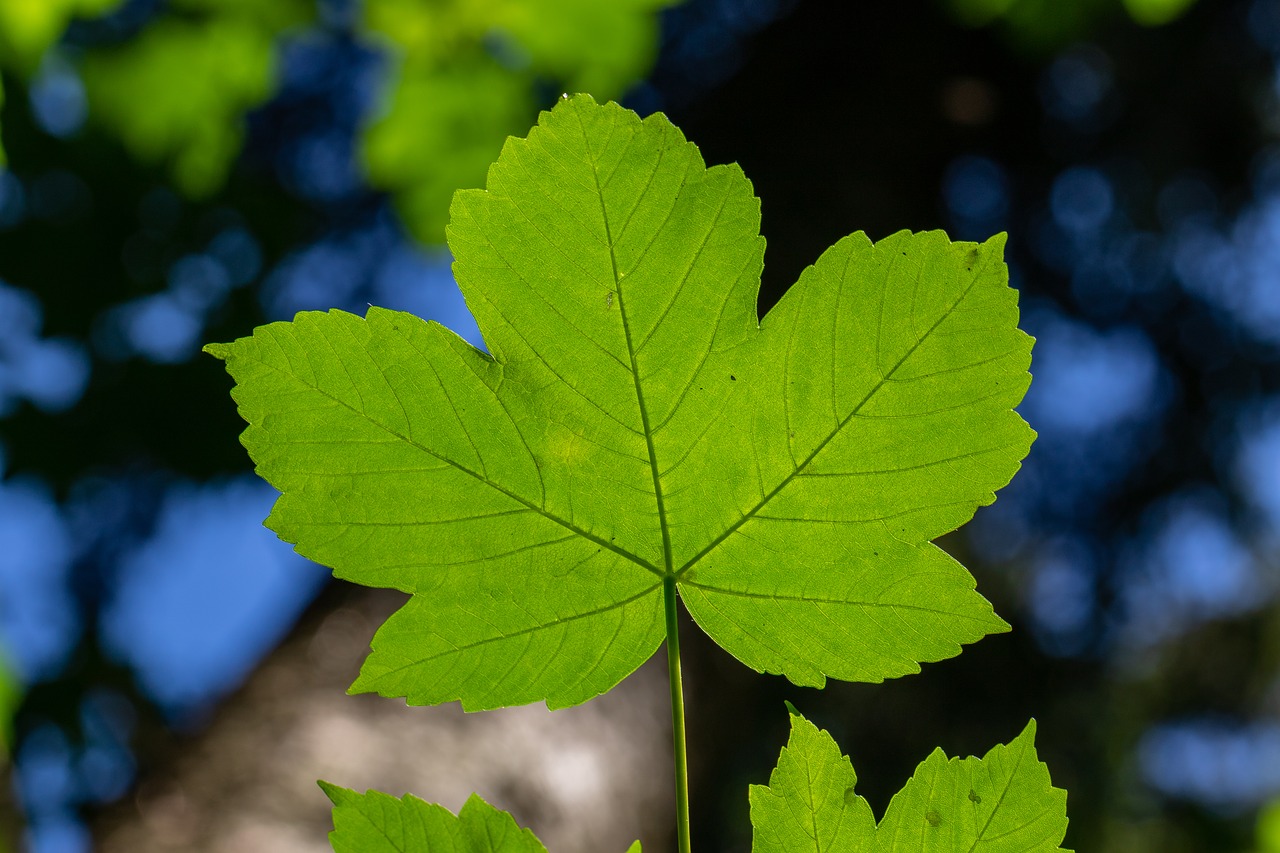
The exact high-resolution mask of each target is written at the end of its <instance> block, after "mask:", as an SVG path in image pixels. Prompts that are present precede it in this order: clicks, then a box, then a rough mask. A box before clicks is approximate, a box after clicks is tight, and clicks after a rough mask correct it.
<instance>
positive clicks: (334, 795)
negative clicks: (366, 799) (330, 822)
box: [316, 779, 359, 806]
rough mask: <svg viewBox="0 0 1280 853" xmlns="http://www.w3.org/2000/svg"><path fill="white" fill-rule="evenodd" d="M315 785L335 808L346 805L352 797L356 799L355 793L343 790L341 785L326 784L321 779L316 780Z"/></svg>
mask: <svg viewBox="0 0 1280 853" xmlns="http://www.w3.org/2000/svg"><path fill="white" fill-rule="evenodd" d="M316 784H317V785H319V786H320V790H321V791H324V795H325V796H326V797H328V798H329V802H331V803H333V804H334V805H335V806H342V805H345V804H347V803H348V802H349V801H350V800H351V799H352V798H353V797H358V796H359V794H357V793H356V792H355V791H352V790H349V789H347V788H343V787H342V786H341V785H335V784H333V783H332V782H326V781H324V780H323V779H317V780H316Z"/></svg>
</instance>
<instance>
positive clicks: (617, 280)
mask: <svg viewBox="0 0 1280 853" xmlns="http://www.w3.org/2000/svg"><path fill="white" fill-rule="evenodd" d="M578 128H579V129H580V130H581V131H582V144H583V147H584V149H585V151H586V153H587V157H588V159H589V160H590V162H591V177H592V179H593V180H594V181H595V184H596V200H597V201H598V202H599V203H600V218H601V220H602V221H603V223H604V239H605V245H606V246H608V248H609V264H610V267H611V270H612V272H613V289H614V292H615V293H617V294H618V313H619V315H620V316H621V318H622V334H623V337H624V338H625V340H626V343H627V357H628V358H629V359H630V361H631V385H632V387H633V388H634V389H635V394H636V403H637V405H638V407H639V409H640V430H641V432H643V433H644V443H645V447H646V449H647V450H648V453H649V474H650V476H651V477H652V478H653V495H654V500H655V502H656V503H657V508H658V527H659V529H660V530H661V531H662V563H663V571H662V576H663V578H667V577H673V576H674V573H673V572H672V567H673V564H674V560H673V558H672V554H671V530H670V528H669V527H668V526H667V507H666V502H665V500H664V498H663V494H662V476H661V474H660V473H659V471H658V454H657V450H656V449H655V448H654V446H653V429H652V428H651V427H650V425H649V407H648V405H647V404H646V403H645V399H644V387H643V385H642V383H641V382H640V367H639V365H638V364H637V363H636V347H635V344H634V343H633V341H632V338H631V323H630V322H629V321H628V320H627V300H626V297H625V296H624V295H623V292H622V277H621V276H620V275H618V255H617V252H616V251H615V246H614V243H613V232H612V230H611V228H610V225H609V209H608V207H607V206H606V205H605V203H604V187H602V186H601V185H600V168H599V164H598V162H597V161H596V159H595V158H594V157H592V155H591V141H590V139H588V137H587V128H586V125H584V124H583V123H582V117H581V116H579V117H578ZM610 138H612V136H610ZM637 203H638V202H637Z"/></svg>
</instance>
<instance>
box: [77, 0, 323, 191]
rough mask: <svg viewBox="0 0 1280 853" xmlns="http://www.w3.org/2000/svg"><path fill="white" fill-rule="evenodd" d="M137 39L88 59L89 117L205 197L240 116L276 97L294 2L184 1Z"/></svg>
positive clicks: (234, 149) (235, 144) (301, 15)
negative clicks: (279, 56) (281, 38)
mask: <svg viewBox="0 0 1280 853" xmlns="http://www.w3.org/2000/svg"><path fill="white" fill-rule="evenodd" d="M174 5H175V7H177V9H179V10H185V11H187V12H188V13H189V14H186V15H176V14H175V15H169V16H166V17H165V18H163V19H161V20H160V21H158V22H157V23H155V24H152V25H151V26H150V27H148V28H147V29H146V30H144V31H143V32H142V33H141V34H140V35H139V36H138V37H137V38H135V39H132V40H130V41H127V42H124V43H122V44H120V45H117V46H114V47H112V48H108V49H102V50H98V51H94V52H92V53H90V54H89V55H88V56H86V57H85V59H84V64H83V65H84V79H85V87H86V91H87V93H88V97H89V104H90V107H91V110H92V114H93V117H94V119H95V120H96V121H97V122H98V123H99V124H101V125H103V126H105V127H106V128H108V129H109V130H110V131H112V132H113V133H114V134H116V135H118V136H119V137H120V139H121V140H122V141H123V142H124V144H125V147H127V148H128V149H129V150H130V151H131V152H132V153H133V155H134V156H135V157H137V158H138V159H140V160H142V161H144V162H149V163H156V164H167V165H168V166H169V169H170V171H171V174H172V176H173V180H174V183H176V184H177V186H178V187H179V188H180V189H181V190H183V191H184V192H185V193H187V194H188V195H191V196H196V197H200V196H206V195H209V194H211V193H213V192H215V191H216V190H218V189H219V188H220V187H221V186H222V184H223V182H224V181H225V180H226V175H227V172H228V170H229V169H230V167H231V163H232V161H233V159H234V158H235V156H236V155H237V154H238V153H239V151H240V145H241V142H242V139H243V136H244V122H243V116H244V114H245V113H246V112H247V111H248V110H250V109H252V108H253V107H256V106H258V105H260V104H262V103H264V102H265V101H266V100H267V99H268V98H270V97H271V95H272V94H273V93H274V91H275V86H276V79H275V78H276V71H275V62H276V58H275V37H276V35H277V33H278V32H279V31H280V30H281V29H283V28H285V27H288V26H292V25H294V24H297V23H301V22H303V21H305V20H306V19H307V16H308V11H307V9H308V7H307V6H306V5H305V4H303V3H301V2H291V3H286V2H276V3H270V4H258V3H247V2H245V0H182V2H179V3H175V4H174Z"/></svg>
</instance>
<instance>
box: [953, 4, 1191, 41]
mask: <svg viewBox="0 0 1280 853" xmlns="http://www.w3.org/2000/svg"><path fill="white" fill-rule="evenodd" d="M1195 2H1196V0H1071V2H1063V0H945V3H946V5H947V7H948V8H949V9H950V10H951V13H952V15H953V16H954V17H955V18H956V19H957V20H958V21H960V22H961V23H962V24H965V25H966V26H971V27H981V26H987V25H990V24H998V25H999V26H1000V28H1001V29H1002V30H1003V31H1004V33H1005V35H1006V36H1007V37H1008V38H1009V39H1010V40H1011V41H1012V42H1013V43H1014V44H1016V45H1017V46H1019V47H1021V48H1024V49H1026V50H1030V51H1033V52H1045V51H1054V50H1058V49H1059V48H1061V47H1063V46H1064V45H1066V44H1069V43H1070V42H1072V41H1075V40H1076V39H1081V38H1087V37H1088V36H1089V32H1090V30H1092V29H1093V28H1094V27H1096V26H1097V25H1098V24H1099V23H1100V22H1102V21H1104V20H1106V19H1107V18H1108V16H1111V15H1113V14H1114V13H1117V12H1119V11H1121V10H1122V9H1123V10H1124V11H1126V12H1128V13H1129V17H1131V18H1132V19H1133V20H1134V21H1137V22H1138V23H1139V24H1143V25H1144V26H1158V25H1161V24H1167V23H1170V22H1171V21H1174V20H1176V19H1177V18H1179V17H1181V16H1182V14H1183V13H1185V12H1186V11H1187V10H1188V9H1189V8H1191V6H1192V5H1194V4H1195Z"/></svg>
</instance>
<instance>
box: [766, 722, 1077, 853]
mask: <svg viewBox="0 0 1280 853" xmlns="http://www.w3.org/2000/svg"><path fill="white" fill-rule="evenodd" d="M1035 732H1036V726H1035V721H1034V720H1032V721H1031V722H1030V723H1028V724H1027V727H1026V729H1024V730H1023V732H1022V734H1020V735H1018V737H1017V738H1015V739H1014V741H1013V742H1012V743H1010V744H1009V745H1007V746H1005V745H999V746H996V747H994V748H993V749H992V750H991V751H990V752H988V753H987V754H986V755H985V756H984V757H983V758H980V759H979V758H975V757H969V758H965V759H963V760H961V759H958V758H951V759H948V758H947V756H946V755H945V754H944V753H943V752H942V750H940V749H937V750H934V752H933V754H932V755H930V756H929V757H928V758H927V759H925V760H924V761H923V762H922V763H921V764H920V766H919V767H918V768H916V772H915V774H914V775H913V776H912V777H911V780H910V781H909V782H907V785H906V787H904V788H903V789H902V790H901V791H899V792H898V793H897V794H896V795H895V796H894V798H893V801H892V802H891V803H890V804H889V808H888V811H887V812H886V813H885V816H884V819H883V820H881V821H880V825H879V826H878V827H877V826H876V824H875V818H874V817H873V816H872V814H871V808H870V806H868V805H867V802H866V800H864V799H863V798H862V797H861V796H860V795H858V794H857V793H855V791H854V787H853V786H854V782H855V781H856V777H855V776H854V772H853V767H852V765H851V764H850V763H849V759H848V758H846V757H844V756H842V755H841V754H840V749H839V747H837V746H836V744H835V741H834V740H832V739H831V736H830V735H829V734H827V733H826V732H824V731H820V730H819V729H818V728H817V727H816V726H814V725H813V724H812V723H809V722H808V721H807V720H805V719H804V718H803V717H800V716H798V715H795V716H793V717H792V719H791V740H790V742H789V743H788V744H787V746H786V748H784V749H783V750H782V754H781V755H780V756H779V758H778V767H777V769H776V770H774V772H773V775H772V776H771V777H770V779H769V787H768V788H766V787H764V786H761V785H753V786H752V787H751V823H752V826H753V827H754V835H753V840H752V845H751V849H752V853H774V851H777V853H807V851H814V853H826V851H831V853H860V851H865V853H1055V852H1056V851H1059V850H1061V848H1060V847H1059V846H1058V845H1059V844H1061V843H1062V839H1063V837H1064V836H1065V835H1066V831H1067V793H1066V791H1063V790H1061V789H1059V788H1055V787H1053V783H1052V782H1051V781H1050V779H1049V769H1048V768H1047V767H1046V766H1045V765H1044V763H1043V762H1041V761H1040V760H1039V758H1038V757H1037V756H1036V751H1035Z"/></svg>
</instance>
